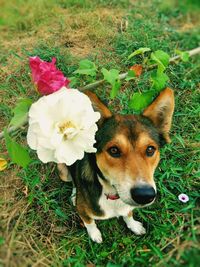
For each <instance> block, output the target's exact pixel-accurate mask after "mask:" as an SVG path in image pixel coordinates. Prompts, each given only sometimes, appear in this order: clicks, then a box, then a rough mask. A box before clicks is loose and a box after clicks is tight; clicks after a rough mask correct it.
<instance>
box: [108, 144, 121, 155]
mask: <svg viewBox="0 0 200 267" xmlns="http://www.w3.org/2000/svg"><path fill="white" fill-rule="evenodd" d="M107 151H108V153H109V154H110V155H111V156H112V157H113V158H119V157H120V156H121V151H120V150H119V148H118V147H116V146H112V147H110V148H108V150H107Z"/></svg>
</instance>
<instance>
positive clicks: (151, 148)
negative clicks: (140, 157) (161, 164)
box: [146, 146, 156, 157]
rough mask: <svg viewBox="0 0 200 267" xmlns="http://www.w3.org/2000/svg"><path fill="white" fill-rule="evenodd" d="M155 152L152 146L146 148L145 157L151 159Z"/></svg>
mask: <svg viewBox="0 0 200 267" xmlns="http://www.w3.org/2000/svg"><path fill="white" fill-rule="evenodd" d="M155 151H156V148H155V147H154V146H148V147H147V149H146V155H147V157H152V156H153V154H154V153H155Z"/></svg>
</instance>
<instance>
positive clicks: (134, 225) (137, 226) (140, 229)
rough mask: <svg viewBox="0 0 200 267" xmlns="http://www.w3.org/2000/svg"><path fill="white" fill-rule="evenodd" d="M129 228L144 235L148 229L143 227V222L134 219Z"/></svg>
mask: <svg viewBox="0 0 200 267" xmlns="http://www.w3.org/2000/svg"><path fill="white" fill-rule="evenodd" d="M128 228H129V229H130V230H131V231H132V232H133V233H134V234H136V235H144V234H146V229H145V228H144V227H143V225H142V223H141V222H138V221H132V222H131V223H130V224H129V225H128Z"/></svg>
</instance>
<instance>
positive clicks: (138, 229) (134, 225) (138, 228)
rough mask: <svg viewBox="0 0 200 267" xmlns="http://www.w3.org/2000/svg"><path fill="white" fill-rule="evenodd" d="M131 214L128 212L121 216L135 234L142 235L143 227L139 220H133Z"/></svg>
mask: <svg viewBox="0 0 200 267" xmlns="http://www.w3.org/2000/svg"><path fill="white" fill-rule="evenodd" d="M132 215H133V214H132V212H129V214H128V215H127V216H123V219H124V221H125V223H126V225H127V227H128V228H129V229H130V230H131V231H132V232H133V233H134V234H136V235H144V234H145V233H146V230H145V228H144V227H143V226H142V223H141V222H138V221H135V220H134V219H133V216H132Z"/></svg>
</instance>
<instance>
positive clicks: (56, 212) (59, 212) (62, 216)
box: [55, 208, 68, 219]
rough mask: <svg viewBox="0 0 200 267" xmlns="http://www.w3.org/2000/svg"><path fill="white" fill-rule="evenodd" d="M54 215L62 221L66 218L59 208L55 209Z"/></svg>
mask: <svg viewBox="0 0 200 267" xmlns="http://www.w3.org/2000/svg"><path fill="white" fill-rule="evenodd" d="M55 214H56V215H57V216H59V217H61V218H63V219H67V218H68V217H67V215H66V214H65V213H64V212H63V211H62V210H61V209H60V208H57V209H55Z"/></svg>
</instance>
